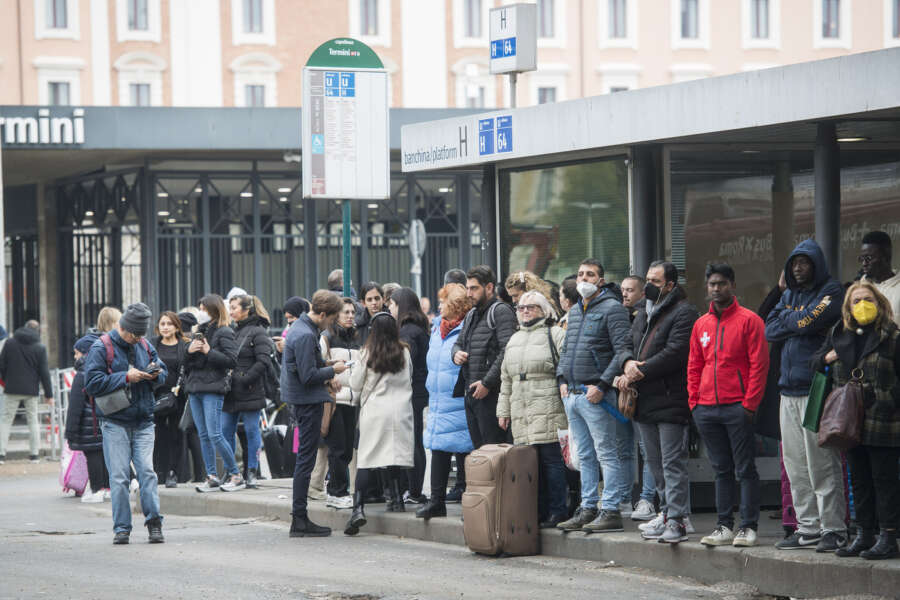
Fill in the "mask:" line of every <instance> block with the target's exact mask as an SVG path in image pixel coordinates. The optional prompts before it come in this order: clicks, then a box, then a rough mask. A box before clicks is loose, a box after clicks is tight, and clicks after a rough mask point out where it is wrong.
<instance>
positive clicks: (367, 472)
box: [354, 467, 406, 503]
mask: <svg viewBox="0 0 900 600" xmlns="http://www.w3.org/2000/svg"><path fill="white" fill-rule="evenodd" d="M405 470H406V469H404V468H402V467H385V468H382V469H357V470H356V485H355V488H354V489H356V490H359V491H360V492H362V490H367V489H369V487H370V486H372V485H376V486H377V485H378V480H379V479H380V480H381V482H382V484H383V485H384V486H385V487H388V486H390V485H391V482H392V481H397V482H399V481H400V479H401V478H402V477H403V472H404V471H405ZM362 496H363V502H364V503H365V497H366V495H365V494H362Z"/></svg>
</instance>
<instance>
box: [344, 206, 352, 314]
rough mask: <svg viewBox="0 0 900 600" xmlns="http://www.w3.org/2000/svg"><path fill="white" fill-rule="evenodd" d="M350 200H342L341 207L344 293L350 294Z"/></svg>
mask: <svg viewBox="0 0 900 600" xmlns="http://www.w3.org/2000/svg"><path fill="white" fill-rule="evenodd" d="M350 208H351V207H350V201H349V200H344V201H343V202H342V209H343V212H344V226H343V230H344V243H343V246H344V295H345V296H349V295H350V253H351V252H352V250H353V249H352V248H351V246H350V242H351V241H352V237H351V236H350V220H351V219H350V216H351V215H350Z"/></svg>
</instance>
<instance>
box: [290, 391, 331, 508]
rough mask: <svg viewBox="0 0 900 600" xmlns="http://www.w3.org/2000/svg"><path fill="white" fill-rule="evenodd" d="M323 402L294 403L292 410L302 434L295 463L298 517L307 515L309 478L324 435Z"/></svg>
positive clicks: (295, 499)
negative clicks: (322, 429) (320, 440)
mask: <svg viewBox="0 0 900 600" xmlns="http://www.w3.org/2000/svg"><path fill="white" fill-rule="evenodd" d="M323 411H324V405H322V404H292V405H291V412H292V413H293V415H294V422H295V423H296V424H297V429H298V430H299V432H300V434H299V437H300V445H299V447H298V448H297V461H296V462H295V463H294V502H293V506H292V509H291V514H292V515H294V516H295V517H297V518H304V517H306V495H307V494H308V493H309V478H310V475H311V474H312V470H313V467H314V466H315V465H316V452H317V451H318V448H319V439H320V438H321V437H322V431H321V428H322V412H323Z"/></svg>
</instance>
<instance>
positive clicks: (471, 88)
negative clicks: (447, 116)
mask: <svg viewBox="0 0 900 600" xmlns="http://www.w3.org/2000/svg"><path fill="white" fill-rule="evenodd" d="M450 72H451V73H453V75H454V76H455V78H456V83H455V86H456V104H455V105H456V106H457V107H460V108H462V107H466V108H494V107H496V106H497V94H496V90H497V82H496V79H495V77H494V76H493V75H491V73H490V69H489V68H488V64H487V58H472V57H468V58H464V59H462V60H460V61H459V62H457V63H456V64H454V65H453V66H451V67H450Z"/></svg>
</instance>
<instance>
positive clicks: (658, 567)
mask: <svg viewBox="0 0 900 600" xmlns="http://www.w3.org/2000/svg"><path fill="white" fill-rule="evenodd" d="M279 495H280V496H283V497H282V498H279V497H278V496H279ZM159 497H160V503H161V508H162V512H163V513H170V514H177V515H183V516H209V515H217V516H222V517H228V518H235V519H243V518H268V519H273V520H274V519H279V520H283V521H285V522H290V520H291V514H290V512H291V500H290V498H291V487H290V480H281V481H274V482H271V483H269V482H266V483H264V484H263V487H261V489H260V490H252V491H247V492H241V493H232V494H226V493H209V494H198V493H197V492H195V491H194V490H193V488H186V487H184V486H182V487H180V488H178V489H165V488H163V487H162V486H160V488H159ZM458 507H459V505H450V506H449V507H448V508H449V509H450V512H451V514H448V517H447V518H445V519H444V518H442V519H433V520H431V521H424V520H422V519H416V518H415V517H414V516H413V514H412V513H411V512H409V511H408V512H406V513H385V512H384V509H383V507H382V505H378V504H376V505H372V507H371V508H370V509H369V510H367V512H366V517H367V519H368V523H367V525H366V527H365V530H364V531H365V533H370V534H371V533H378V534H384V535H394V536H398V537H408V538H412V539H417V540H423V541H430V542H438V543H442V544H454V545H457V546H464V545H465V541H464V539H463V526H462V521H461V520H460V518H459V516H458V514H459V508H458ZM309 514H310V517H311V518H312V519H313V520H314V521H315V522H316V523H319V524H321V525H326V526H329V527H331V528H332V530H333V531H334V535H343V534H342V532H343V529H344V525H345V523H346V521H347V518H348V517H349V515H350V511H348V510H342V511H338V510H335V509H332V508H328V507H326V506H325V505H324V503H322V502H310V504H309ZM699 538H700V534H699V533H698V534H696V535H694V536H692V540H691V541H689V542H684V543H682V544H678V545H676V546H670V545H668V544H659V543H655V542H650V541H646V540H643V539H641V538H640V536H639V535H638V534H637V533H635V532H633V531H631V532H629V531H626V532H623V533H606V534H591V535H585V534H582V533H578V532H575V533H569V534H564V533H561V532H558V531H553V530H543V531H542V532H541V548H542V554H543V555H545V556H553V557H558V558H573V559H578V560H590V561H602V562H610V561H614V562H615V563H616V564H618V565H622V566H627V567H641V568H646V569H651V570H654V571H657V572H661V573H665V574H667V575H675V576H683V577H690V578H693V579H696V580H698V581H702V582H704V583H707V584H714V583H719V582H722V581H731V582H740V583H745V584H748V585H751V586H753V587H755V588H757V589H758V590H759V591H760V592H761V593H763V594H771V595H776V596H791V597H819V598H821V597H829V596H844V595H850V594H853V595H860V594H871V595H875V596H885V597H891V598H892V597H895V596H896V595H897V593H898V590H900V560H890V561H878V562H870V561H865V560H862V559H856V558H843V559H841V558H837V557H835V556H833V555H830V554H816V553H815V552H813V551H809V550H807V551H803V550H798V551H792V552H788V551H783V550H776V549H775V548H774V547H772V543H773V542H774V538H771V539H769V538H762V539H761V540H760V544H761V545H760V546H756V547H754V548H734V547H731V546H725V547H719V548H707V547H705V546H703V545H701V544H700V543H699Z"/></svg>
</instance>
